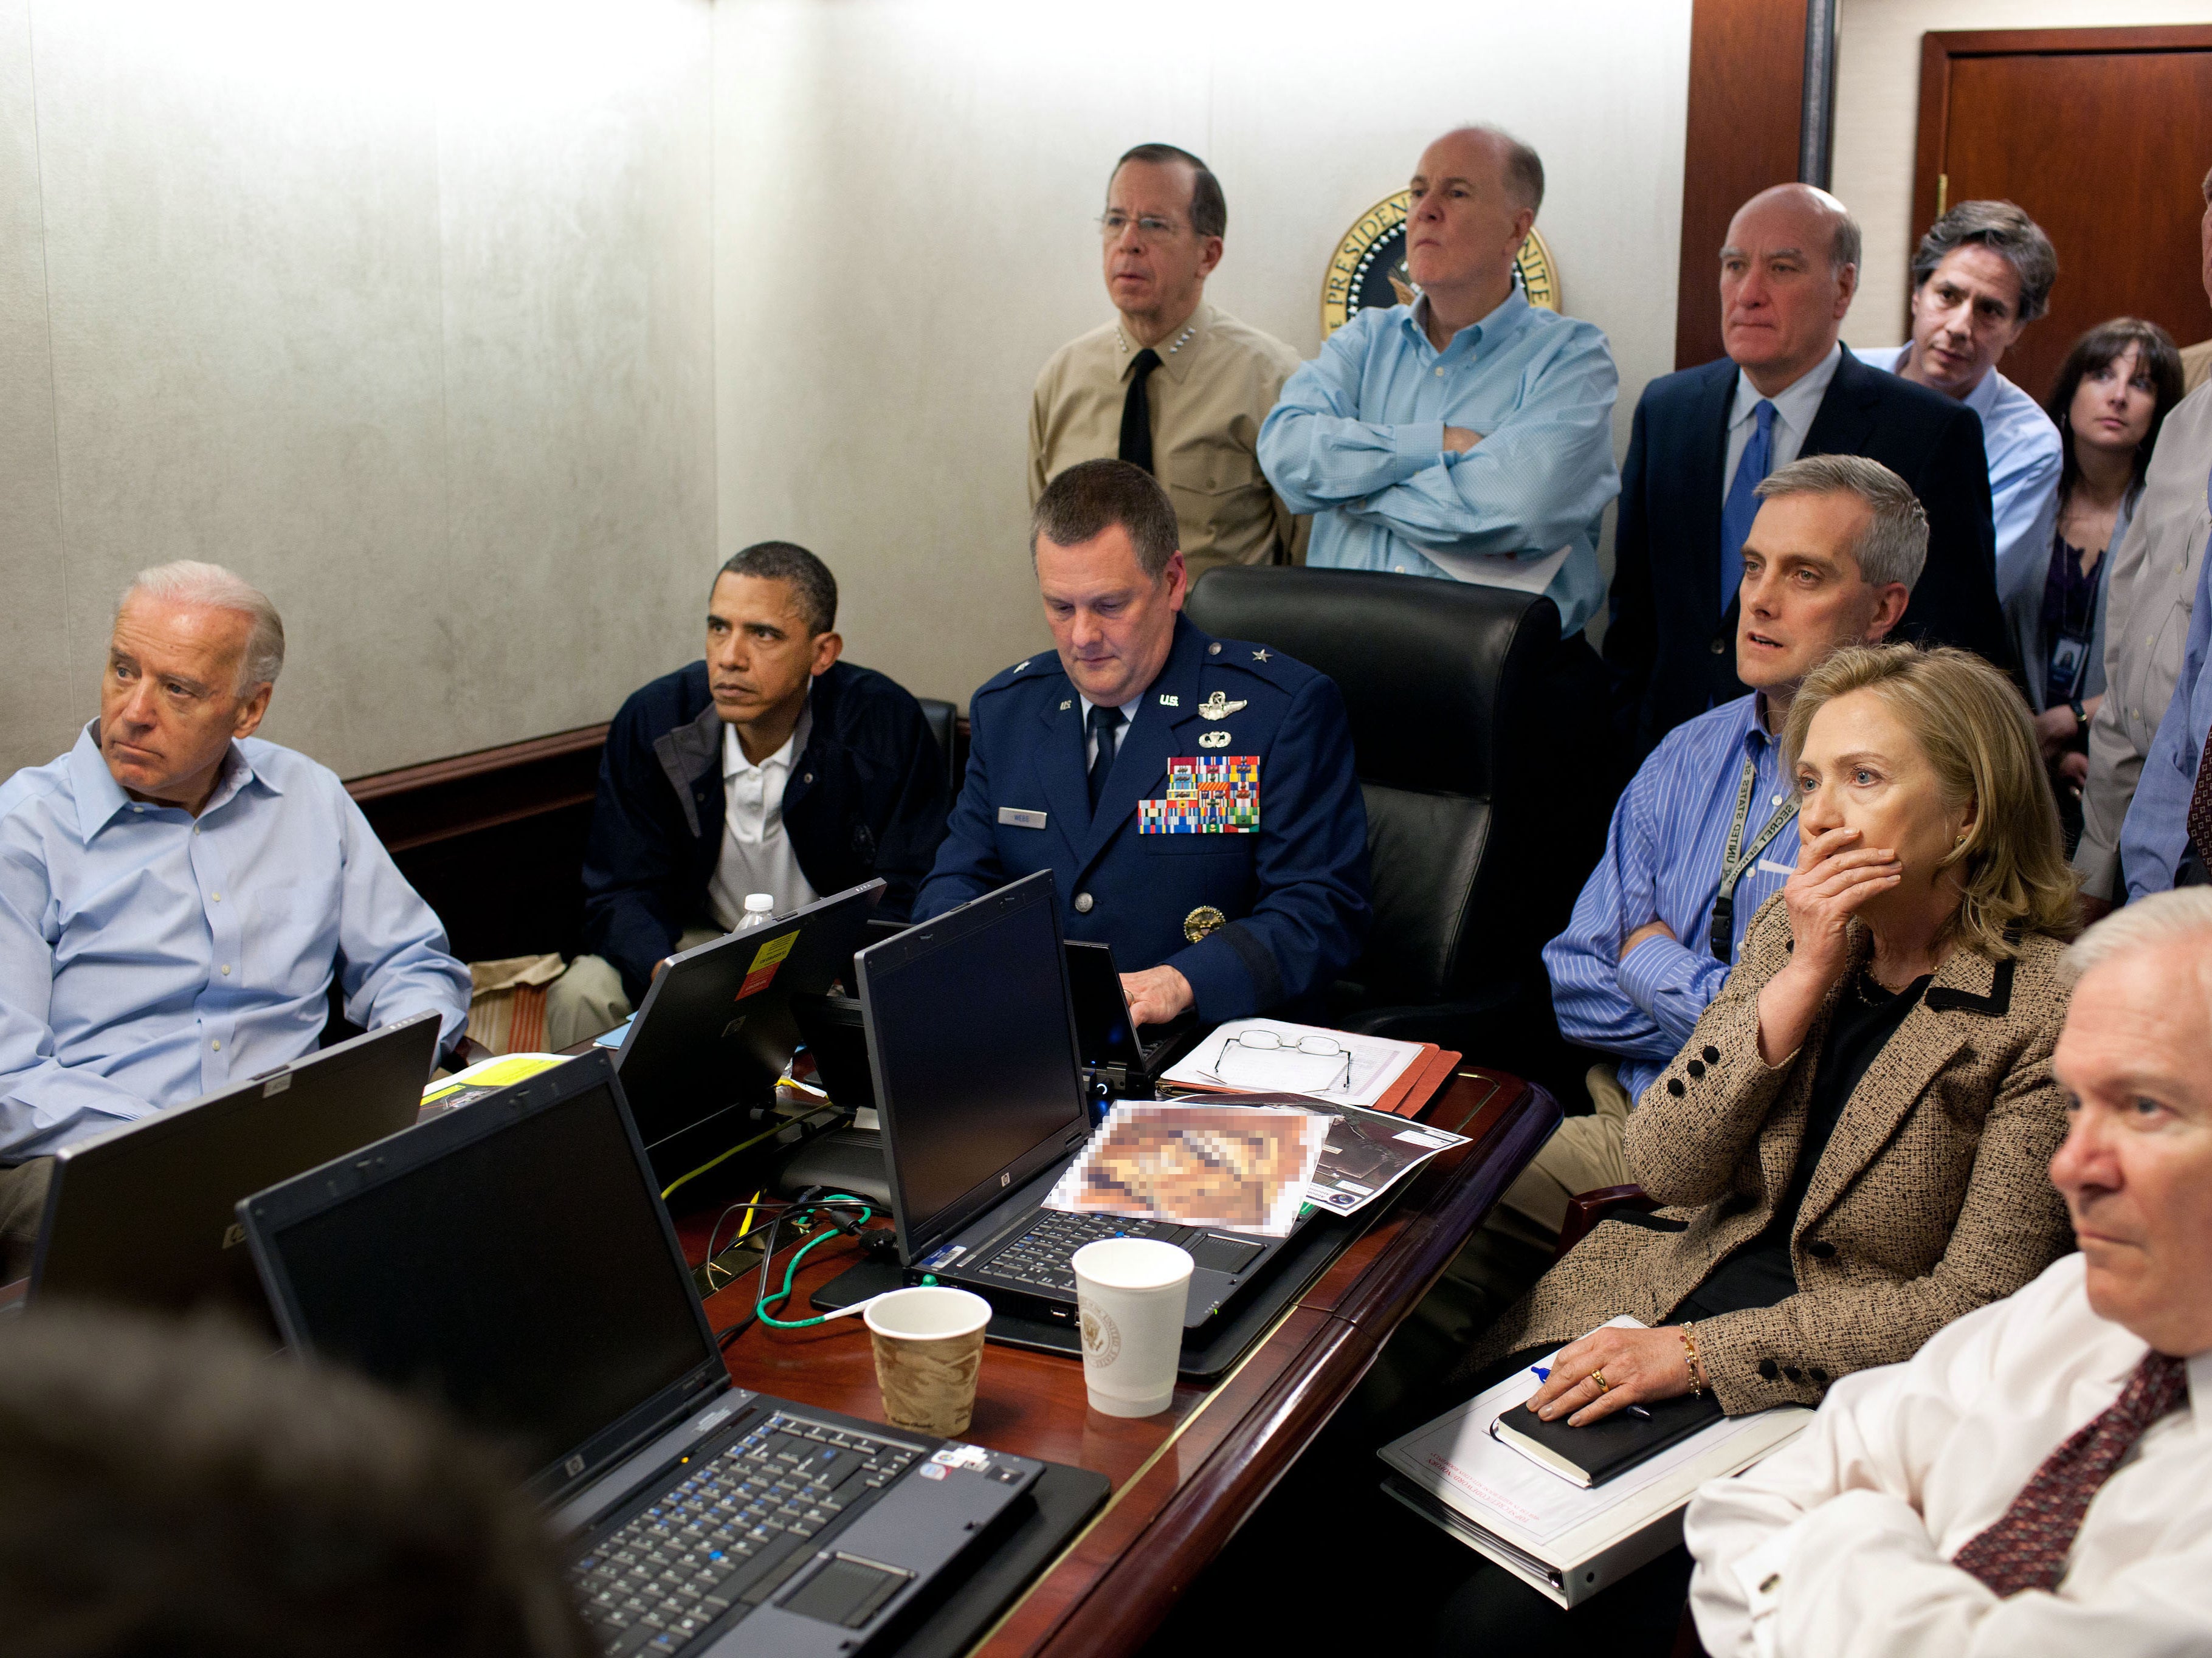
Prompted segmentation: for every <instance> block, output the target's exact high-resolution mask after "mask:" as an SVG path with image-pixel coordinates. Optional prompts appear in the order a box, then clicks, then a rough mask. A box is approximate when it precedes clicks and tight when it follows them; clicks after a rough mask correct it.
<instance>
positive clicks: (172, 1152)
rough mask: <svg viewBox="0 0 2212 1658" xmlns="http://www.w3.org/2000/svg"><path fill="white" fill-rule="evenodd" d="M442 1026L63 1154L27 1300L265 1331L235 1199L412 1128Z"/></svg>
mask: <svg viewBox="0 0 2212 1658" xmlns="http://www.w3.org/2000/svg"><path fill="white" fill-rule="evenodd" d="M439 1023H440V1021H439V1017H438V1015H437V1014H435V1013H418V1014H416V1016H415V1017H412V1018H409V1019H403V1020H401V1021H400V1022H399V1023H397V1024H392V1025H386V1027H384V1028H383V1029H380V1030H373V1031H371V1032H369V1033H368V1035H365V1036H356V1037H355V1038H354V1039H353V1040H352V1041H351V1042H341V1043H339V1044H338V1045H337V1046H336V1047H334V1048H325V1049H323V1050H322V1051H321V1052H320V1053H318V1054H308V1055H307V1056H306V1057H305V1058H303V1059H300V1060H294V1061H293V1062H292V1063H291V1064H290V1065H288V1066H279V1067H278V1068H277V1069H276V1070H275V1071H272V1072H263V1073H262V1074H261V1075H260V1076H258V1077H255V1078H252V1079H251V1080H250V1081H247V1082H243V1083H240V1084H238V1085H237V1086H236V1087H234V1088H227V1089H224V1090H221V1091H220V1092H218V1093H214V1094H210V1095H208V1096H205V1097H204V1098H202V1099H197V1100H195V1101H193V1102H191V1104H189V1105H180V1106H178V1107H176V1108H173V1109H172V1110H167V1111H158V1112H155V1114H153V1115H151V1116H149V1117H143V1118H141V1119H140V1120H139V1121H137V1122H133V1123H129V1124H126V1125H125V1126H124V1127H120V1128H118V1129H115V1130H114V1131H112V1133H106V1134H102V1135H100V1137H99V1138H98V1139H89V1140H82V1141H79V1142H78V1143H77V1144H76V1145H71V1146H66V1147H64V1149H63V1150H62V1151H60V1152H59V1153H58V1155H57V1156H56V1157H55V1160H54V1174H53V1184H52V1188H51V1189H50V1191H49V1193H48V1194H47V1199H46V1214H45V1217H44V1218H43V1219H42V1220H41V1222H40V1232H39V1243H38V1252H37V1254H36V1255H35V1257H34V1258H33V1263H32V1266H31V1295H32V1297H33V1299H35V1300H40V1301H44V1300H46V1298H48V1297H75V1298H96V1299H99V1300H102V1301H108V1302H119V1303H125V1304H127V1305H131V1306H136V1307H144V1308H149V1309H156V1310H162V1311H183V1310H185V1309H189V1308H192V1307H197V1306H199V1305H202V1304H205V1303H213V1304H216V1305H220V1306H224V1307H228V1308H229V1309H232V1310H234V1311H237V1312H240V1313H242V1314H244V1315H246V1316H247V1317H248V1318H250V1319H252V1320H254V1321H259V1322H263V1323H266V1321H267V1320H268V1317H269V1310H268V1303H267V1302H266V1301H265V1300H264V1297H263V1296H262V1293H261V1281H260V1279H259V1278H258V1277H257V1276H256V1275H255V1273H254V1270H253V1257H252V1251H250V1250H248V1249H247V1248H246V1247H245V1243H246V1235H245V1234H244V1233H243V1232H242V1231H240V1230H239V1225H238V1216H237V1213H236V1211H237V1206H238V1200H239V1199H240V1198H242V1197H245V1196H246V1195H247V1194H249V1193H253V1192H258V1191H259V1190H260V1189H261V1188H262V1187H264V1186H268V1185H270V1184H272V1183H273V1182H275V1181H280V1180H286V1179H289V1177H290V1176H292V1175H296V1174H298V1173H299V1172H300V1171H301V1169H313V1168H314V1167H315V1166H316V1165H317V1164H318V1163H327V1162H329V1161H330V1160H331V1158H332V1157H342V1156H343V1155H344V1154H345V1153H346V1152H348V1151H353V1150H355V1149H356V1147H359V1146H363V1145H368V1144H369V1143H370V1142H371V1141H372V1140H380V1139H383V1138H384V1137H385V1136H386V1135H387V1134H396V1133H398V1132H399V1131H400V1130H401V1129H403V1128H404V1127H407V1126H408V1125H409V1124H410V1123H411V1122H413V1121H415V1114H416V1111H417V1110H419V1109H420V1108H421V1106H422V1089H423V1085H424V1084H427V1083H428V1081H429V1080H430V1067H431V1065H432V1063H433V1061H434V1060H435V1057H436V1054H437V1051H438V1029H439Z"/></svg>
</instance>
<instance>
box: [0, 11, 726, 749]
mask: <svg viewBox="0 0 2212 1658" xmlns="http://www.w3.org/2000/svg"><path fill="white" fill-rule="evenodd" d="M711 58H712V31H711V24H710V14H709V12H708V7H707V4H706V0H453V3H445V4H439V3H435V0H381V3H379V4H377V5H374V6H361V7H353V8H346V7H340V6H333V5H301V4H298V3H295V0H191V3H190V4H183V5H180V4H177V3H175V0H0V572H4V574H5V576H6V579H7V592H8V596H9V603H8V604H6V605H5V606H4V607H0V653H4V658H3V659H4V662H5V668H4V671H0V772H4V770H6V769H8V768H13V767H14V766H15V765H18V764H22V763H27V762H36V761H41V760H45V759H47V758H50V757H51V756H53V755H54V754H56V753H58V752H59V751H60V750H62V749H64V748H65V747H66V746H67V745H68V744H69V743H70V741H71V740H72V739H73V737H74V733H75V730H76V726H78V725H79V724H80V723H82V720H85V719H86V718H88V717H89V715H90V714H92V713H93V712H94V711H95V709H96V707H97V693H98V680H99V671H100V659H101V654H102V649H103V647H104V644H105V641H106V629H107V622H108V616H109V611H110V608H111V607H112V604H113V602H114V597H115V593H116V591H117V589H118V587H119V586H121V585H122V583H123V581H124V580H125V579H126V578H127V576H128V574H129V573H130V572H131V571H132V570H133V569H135V568H139V567H141V566H143V565H145V564H149V563H153V562H159V561H161V560H164V559H168V558H174V557H180V556H192V557H204V558H211V559H216V560H219V561H220V562H224V563H227V564H229V565H232V566H234V568H237V569H238V570H240V572H241V573H242V574H246V575H247V576H248V577H249V578H250V579H252V580H255V581H256V582H258V584H259V585H261V586H263V587H264V588H265V589H266V590H267V591H268V592H269V593H270V596H271V597H272V598H275V600H276V603H277V605H278V606H279V608H280V609H281V610H283V613H284V615H285V618H286V626H287V630H288V633H289V644H290V659H289V665H288V667H287V670H286V672H285V674H284V677H283V681H282V682H281V683H280V684H279V686H278V688H277V693H276V701H275V703H274V706H273V708H272V712H271V714H270V719H269V721H268V724H267V726H265V727H264V732H265V734H266V735H268V736H270V737H271V738H275V739H276V740H277V741H280V742H284V743H289V744H295V745H296V746H298V747H300V748H302V749H305V750H307V751H308V752H310V753H312V754H313V755H314V756H316V757H317V758H319V759H321V760H323V761H325V762H326V763H328V764H330V765H331V766H333V767H334V768H337V770H338V771H339V772H340V773H341V774H347V775H353V774H360V773H362V772H366V771H373V770H377V769H380V768H385V767H388V766H393V765H398V764H404V763H407V762H413V761H418V760H423V759H428V758H432V757H435V756H442V755H448V754H454V753H459V752H463V751H465V750H471V749H476V748H482V747H485V746H488V745H490V744H497V743H502V742H508V741H512V740H514V739H517V738H525V737H530V736H534V735H538V734H539V733H542V732H550V731H557V730H561V729H562V728H564V727H568V726H578V725H584V724H588V723H590V722H592V721H593V720H602V719H605V718H606V717H607V715H608V714H609V713H610V712H611V710H612V709H613V708H614V706H615V704H616V702H617V701H618V700H619V698H620V697H621V696H622V695H623V693H624V692H626V691H627V690H629V689H630V688H631V687H632V686H634V685H635V684H636V683H638V682H639V681H640V680H641V679H643V678H645V677H647V676H648V675H650V674H652V673H654V672H658V671H663V670H665V667H667V666H668V665H671V662H673V661H678V660H681V659H683V654H684V650H683V647H682V646H681V645H676V646H673V647H671V640H672V639H678V640H683V641H689V640H690V635H691V634H692V633H693V632H695V631H696V611H697V609H698V604H699V599H700V594H701V592H702V590H703V589H702V583H703V580H704V579H705V574H704V573H705V572H707V571H708V570H710V569H711V568H712V557H713V550H714V479H713V471H712V466H713V460H712V457H713V419H714V405H713V385H712V377H711V372H710V363H711V357H712V349H713V327H714V322H713V308H712V293H713V266H712V237H711V211H710V209H711V202H712V196H713V180H712V171H711V168H712V143H711V140H710V136H709V135H710V125H711V118H712V110H711V99H710V91H711V76H710V66H711Z"/></svg>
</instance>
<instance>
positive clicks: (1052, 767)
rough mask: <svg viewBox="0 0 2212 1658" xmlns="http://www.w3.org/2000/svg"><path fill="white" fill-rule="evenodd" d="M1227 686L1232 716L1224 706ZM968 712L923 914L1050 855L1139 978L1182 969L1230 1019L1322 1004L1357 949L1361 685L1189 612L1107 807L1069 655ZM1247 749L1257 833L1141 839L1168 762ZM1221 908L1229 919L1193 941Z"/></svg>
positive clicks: (1085, 911) (1160, 795)
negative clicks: (1211, 627)
mask: <svg viewBox="0 0 2212 1658" xmlns="http://www.w3.org/2000/svg"><path fill="white" fill-rule="evenodd" d="M1213 699H1218V701H1214V702H1213V706H1214V707H1215V708H1224V707H1227V708H1233V710H1234V711H1233V712H1228V713H1224V714H1220V715H1219V716H1218V717H1216V718H1212V719H1209V718H1207V717H1206V713H1205V712H1204V711H1203V710H1204V709H1205V708H1206V704H1207V703H1208V702H1209V701H1212V700H1213ZM968 720H969V730H970V733H971V744H970V746H969V751H968V776H967V781H966V783H965V784H964V785H963V787H962V789H961V791H960V798H959V799H958V800H957V802H955V803H954V805H953V808H952V824H951V832H950V833H949V834H948V835H946V836H945V844H944V845H943V846H942V847H939V849H938V854H937V866H936V868H935V869H934V870H933V871H932V872H931V873H930V877H929V879H928V880H927V881H926V882H924V883H923V884H922V888H921V893H920V895H919V896H917V897H916V898H915V907H914V916H915V920H917V921H920V920H927V919H928V918H929V917H931V916H933V915H941V914H944V913H945V911H946V910H948V909H951V908H954V907H955V906H956V905H958V904H963V903H966V902H968V901H969V899H971V898H978V897H981V896H982V895H983V894H985V893H987V892H989V891H991V890H994V889H995V888H997V887H999V886H1001V885H1003V884H1006V882H1008V881H1013V880H1018V879H1019V878H1022V877H1023V876H1024V875H1030V874H1033V873H1035V872H1036V871H1038V870H1041V869H1049V870H1051V871H1052V872H1054V876H1055V878H1056V883H1057V885H1058V887H1059V890H1060V906H1061V914H1060V924H1061V926H1062V927H1063V928H1064V929H1065V931H1066V934H1067V936H1068V937H1069V938H1085V939H1091V940H1095V941H1098V942H1103V943H1105V944H1111V945H1112V946H1113V947H1114V960H1115V965H1116V966H1118V967H1119V968H1120V969H1121V970H1122V971H1123V972H1125V973H1134V972H1138V971H1140V970H1142V969H1146V968H1152V967H1158V966H1160V965H1162V964H1165V965H1167V966H1170V967H1173V968H1175V969H1177V970H1178V971H1180V972H1181V973H1182V975H1183V977H1184V978H1186V979H1188V981H1190V987H1191V989H1192V991H1193V992H1194V994H1195V995H1196V998H1197V1009H1198V1013H1199V1015H1200V1017H1202V1018H1204V1019H1206V1020H1209V1021H1216V1022H1218V1021H1219V1020H1223V1019H1236V1018H1243V1017H1247V1016H1249V1015H1251V1014H1255V1013H1259V1012H1263V1011H1267V1009H1270V1008H1275V1007H1279V1006H1283V1005H1286V1004H1288V1005H1297V1004H1301V1003H1306V1004H1310V1003H1311V1002H1313V1001H1314V1000H1315V999H1317V996H1318V993H1321V992H1322V991H1325V990H1327V989H1328V986H1329V984H1330V982H1331V981H1333V980H1334V979H1335V978H1336V977H1337V976H1338V975H1340V974H1341V973H1342V972H1343V971H1344V970H1345V969H1346V968H1347V967H1349V966H1350V965H1351V964H1352V962H1353V961H1354V960H1355V959H1356V958H1357V957H1358V954H1359V948H1360V944H1361V942H1362V941H1363V940H1364V938H1365V937H1366V932H1367V923H1368V918H1369V909H1368V902H1367V809H1366V805H1365V804H1364V801H1363V800H1362V799H1361V797H1360V793H1359V783H1358V778H1357V777H1356V776H1355V775H1354V774H1353V771H1352V728H1351V726H1350V723H1349V722H1348V721H1347V720H1346V717H1345V712H1344V699H1343V697H1342V696H1341V695H1340V694H1339V692H1338V691H1337V689H1336V685H1335V683H1334V681H1332V680H1330V679H1329V678H1328V677H1327V676H1325V675H1323V674H1322V673H1319V672H1317V671H1315V670H1314V669H1312V668H1309V667H1308V666H1306V665H1305V664H1304V663H1303V662H1297V661H1294V660H1293V659H1291V658H1290V657H1287V656H1285V655H1283V654H1282V653H1279V652H1277V651H1272V650H1268V649H1267V648H1265V647H1261V646H1258V645H1253V644H1249V643H1246V642H1244V641H1240V640H1233V639H1215V638H1213V637H1212V635H1209V634H1207V633H1206V632H1204V631H1203V630H1201V629H1199V628H1198V627H1197V626H1195V625H1194V623H1191V622H1190V620H1189V619H1188V617H1185V616H1177V617H1176V629H1175V643H1174V645H1173V646H1172V647H1171V648H1170V651H1169V653H1168V659H1167V665H1165V666H1164V667H1163V668H1162V669H1161V670H1160V673H1159V677H1158V678H1157V679H1155V680H1154V681H1153V682H1152V683H1151V684H1150V685H1149V686H1147V687H1146V689H1145V695H1144V702H1143V706H1142V707H1141V708H1139V709H1138V711H1137V714H1136V717H1135V719H1134V720H1133V721H1132V722H1131V724H1130V726H1129V728H1128V730H1127V732H1124V733H1123V734H1122V738H1121V749H1120V751H1119V752H1118V753H1117V754H1116V755H1115V760H1114V769H1113V771H1112V773H1111V774H1109V776H1108V778H1107V780H1106V793H1105V795H1104V797H1103V799H1101V801H1100V802H1099V808H1098V815H1097V817H1096V818H1095V819H1094V818H1093V817H1092V816H1091V796H1090V789H1089V786H1088V783H1087V780H1086V777H1085V765H1084V726H1083V703H1082V701H1081V699H1080V698H1079V697H1078V695H1076V691H1075V687H1074V686H1073V684H1072V683H1069V680H1068V677H1067V675H1066V671H1064V670H1063V669H1062V668H1061V667H1060V658H1059V656H1058V655H1057V654H1056V653H1054V652H1052V651H1049V650H1048V651H1045V652H1043V653H1041V654H1039V655H1036V656H1033V657H1030V658H1029V659H1027V660H1026V661H1023V662H1018V663H1016V664H1015V665H1013V666H1012V667H1011V668H1009V669H1007V670H1006V671H1005V672H1004V673H1002V674H1000V675H999V676H997V677H995V678H994V679H992V680H991V681H990V682H989V683H987V684H985V685H984V686H983V687H982V688H981V689H980V690H978V691H977V692H976V693H975V696H974V698H973V699H972V700H971V701H969V706H968ZM1200 738H1206V739H1209V740H1208V741H1206V742H1203V743H1202V742H1201V741H1200ZM1224 739H1225V740H1224ZM1248 755H1249V756H1258V757H1259V761H1260V786H1259V797H1260V827H1259V829H1257V830H1256V831H1255V832H1254V833H1250V834H1244V835H1221V834H1215V835H1146V834H1139V831H1138V822H1139V812H1138V810H1137V803H1138V802H1139V800H1154V799H1164V798H1165V797H1166V794H1167V785H1168V762H1169V761H1170V759H1184V758H1196V757H1204V756H1217V757H1220V758H1224V759H1226V758H1230V757H1232V756H1248ZM1207 908H1212V909H1216V910H1218V911H1219V912H1220V913H1221V917H1222V918H1223V920H1225V922H1226V925H1224V926H1218V927H1217V928H1216V929H1215V930H1214V931H1212V932H1210V933H1205V934H1204V936H1202V937H1200V938H1198V940H1197V941H1196V942H1193V940H1192V938H1191V937H1190V936H1189V935H1190V933H1192V932H1202V931H1203V928H1204V926H1205V924H1206V920H1207V918H1206V916H1205V915H1204V914H1203V912H1204V911H1205V910H1206V909H1207Z"/></svg>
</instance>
